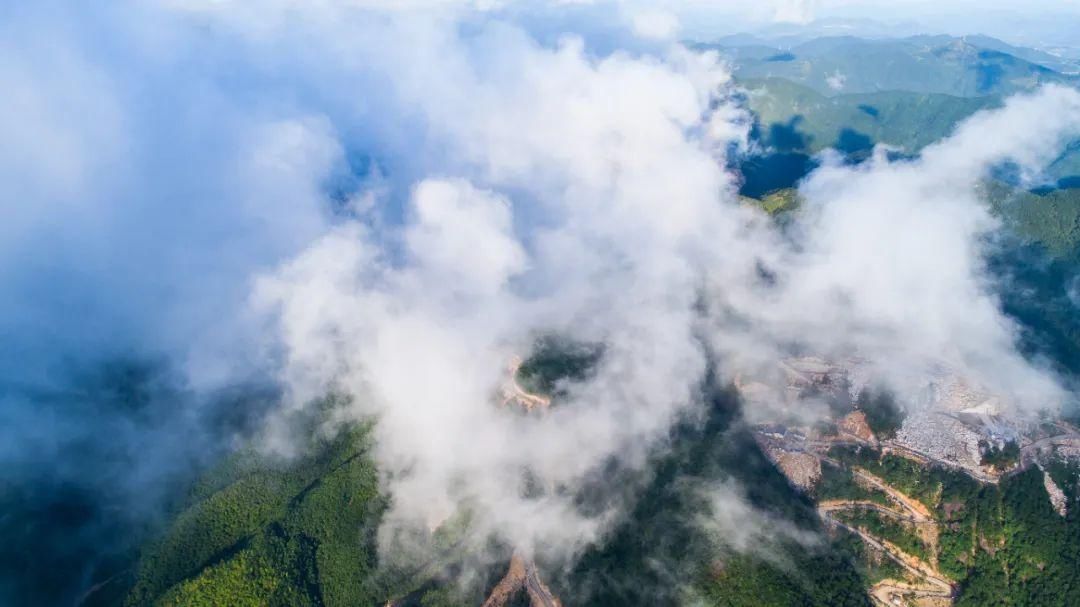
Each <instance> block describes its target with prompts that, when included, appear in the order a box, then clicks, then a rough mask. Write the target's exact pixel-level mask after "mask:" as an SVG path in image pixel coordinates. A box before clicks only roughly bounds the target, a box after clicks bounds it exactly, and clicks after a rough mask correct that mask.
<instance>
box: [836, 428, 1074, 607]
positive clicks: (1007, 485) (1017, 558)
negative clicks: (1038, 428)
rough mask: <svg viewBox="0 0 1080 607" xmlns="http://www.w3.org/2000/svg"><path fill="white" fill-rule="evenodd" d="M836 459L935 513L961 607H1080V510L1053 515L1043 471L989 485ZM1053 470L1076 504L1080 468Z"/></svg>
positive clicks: (858, 458)
mask: <svg viewBox="0 0 1080 607" xmlns="http://www.w3.org/2000/svg"><path fill="white" fill-rule="evenodd" d="M830 454H831V455H832V456H833V457H835V458H837V459H841V460H843V461H845V462H848V463H849V464H850V465H858V466H861V467H863V468H865V469H867V470H869V471H870V472H872V473H874V474H876V475H878V476H880V477H881V478H883V479H884V480H885V481H886V482H888V483H889V484H890V485H892V486H894V487H896V488H897V489H899V490H901V491H903V492H904V493H907V494H908V495H911V496H913V497H915V498H917V499H919V500H920V501H922V502H923V503H924V504H926V505H927V506H928V507H930V509H931V512H933V513H934V517H935V519H936V520H937V521H938V522H939V523H940V535H939V540H938V542H939V545H938V565H939V568H940V569H941V571H942V572H943V573H945V574H946V575H948V576H949V577H951V578H952V579H954V580H956V581H957V582H958V583H959V596H958V598H957V605H970V606H976V605H1060V606H1066V605H1077V604H1080V585H1077V584H1076V583H1075V576H1076V573H1077V572H1080V515H1078V513H1077V512H1076V510H1077V509H1076V508H1071V509H1070V510H1069V512H1068V514H1067V516H1066V517H1064V518H1063V517H1061V516H1059V515H1058V514H1057V513H1056V512H1055V511H1054V510H1053V507H1052V506H1051V504H1050V500H1049V498H1048V496H1047V493H1046V490H1045V488H1044V487H1043V480H1042V472H1041V471H1039V470H1038V469H1037V468H1030V469H1028V470H1026V471H1024V472H1022V473H1019V474H1015V475H1011V476H1007V477H1005V478H1004V479H1003V480H1002V481H1001V483H1000V485H983V484H980V483H979V482H977V481H975V480H973V479H971V478H970V477H968V476H966V475H964V474H962V473H959V472H955V471H952V470H946V469H944V468H940V467H936V466H930V467H926V466H923V465H921V464H918V463H916V462H911V461H908V460H904V459H903V458H899V457H896V456H891V455H882V454H881V453H880V452H877V451H874V450H872V449H866V448H863V449H850V448H835V449H834V450H832V451H831V452H830ZM1049 471H1050V474H1051V475H1052V476H1053V478H1054V480H1055V482H1057V483H1058V485H1059V486H1060V487H1061V488H1062V490H1063V491H1064V492H1065V494H1066V497H1067V498H1068V502H1069V503H1070V504H1075V503H1076V500H1077V495H1078V493H1077V489H1078V487H1077V478H1078V475H1077V473H1076V469H1075V464H1071V465H1070V464H1065V463H1062V462H1059V463H1056V464H1054V465H1052V466H1050V467H1049ZM867 524H868V525H869V524H871V523H869V522H867ZM874 524H876V523H874ZM888 533H889V531H888V530H885V529H884V528H883V529H882V533H881V534H882V535H884V536H885V537H887V538H888V537H889V536H888V535H887V534H888ZM889 539H890V540H891V538H889ZM898 545H899V543H898ZM902 547H903V546H902ZM904 549H905V550H907V548H904Z"/></svg>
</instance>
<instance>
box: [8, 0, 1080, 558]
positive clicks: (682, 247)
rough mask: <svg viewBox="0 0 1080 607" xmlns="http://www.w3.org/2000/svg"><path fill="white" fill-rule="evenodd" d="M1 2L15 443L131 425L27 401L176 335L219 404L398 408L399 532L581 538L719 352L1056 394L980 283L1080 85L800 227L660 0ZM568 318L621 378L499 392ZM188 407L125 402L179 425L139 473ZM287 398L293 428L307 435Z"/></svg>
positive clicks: (884, 172)
mask: <svg viewBox="0 0 1080 607" xmlns="http://www.w3.org/2000/svg"><path fill="white" fill-rule="evenodd" d="M5 10H6V11H7V12H8V13H9V16H10V17H11V18H10V19H7V20H3V21H2V23H3V25H0V28H2V29H0V32H2V35H0V50H4V51H7V52H3V53H0V85H3V88H4V90H7V91H15V94H12V95H6V96H4V97H2V98H0V126H2V127H3V130H4V132H5V133H9V137H8V139H7V140H6V142H5V143H6V146H5V147H4V149H2V150H0V180H2V183H3V184H4V185H3V187H4V194H3V196H4V200H5V204H8V205H10V208H9V212H8V213H7V216H8V221H7V222H5V224H4V225H3V227H0V285H2V288H3V289H4V292H5V293H8V294H10V295H12V296H11V297H9V298H8V299H7V300H5V301H4V302H3V303H2V304H0V333H2V334H3V335H4V336H5V341H6V342H8V343H10V344H12V347H11V348H9V349H8V350H7V354H6V355H5V356H6V357H5V359H4V364H3V367H2V369H0V378H3V380H4V391H3V393H2V394H0V396H2V397H3V398H4V409H3V411H0V415H2V416H3V418H2V420H0V421H4V422H6V423H4V424H3V427H4V428H5V430H4V431H3V432H4V435H3V437H2V439H3V440H2V441H0V443H2V444H4V445H5V447H2V448H0V456H2V457H3V458H4V463H5V464H11V466H27V465H29V464H28V462H36V465H39V466H41V467H42V468H48V466H49V464H50V463H51V462H53V461H55V458H56V457H58V456H59V455H62V454H63V453H64V451H63V449H58V448H57V445H60V446H63V445H67V444H70V443H72V442H73V441H76V442H77V440H76V439H78V440H84V439H86V437H87V436H90V437H96V436H97V432H96V429H97V428H100V427H107V426H108V424H103V426H97V425H94V424H91V423H90V422H91V421H93V422H94V423H95V424H96V423H98V422H100V421H101V420H100V419H91V418H92V417H101V416H100V415H97V416H89V415H86V413H85V411H84V410H80V409H78V408H77V407H73V406H71V404H70V403H71V402H73V401H72V400H71V399H64V398H60V399H57V400H56V402H57V403H60V404H56V405H43V404H42V402H41V401H40V400H35V399H34V398H33V396H32V394H33V393H34V392H35V390H40V389H43V388H48V389H55V388H57V386H64V385H65V382H66V381H67V380H66V379H64V377H63V374H62V373H58V371H57V370H58V369H60V370H63V369H65V368H69V367H72V366H74V367H80V366H88V365H94V364H96V363H98V362H100V361H102V360H111V359H116V358H122V357H136V358H145V357H153V358H155V359H158V360H165V361H167V363H168V364H169V366H170V367H171V368H173V369H176V374H177V377H178V379H177V383H179V384H181V385H182V386H183V387H184V388H185V390H186V392H185V394H190V395H191V396H189V397H188V399H187V401H190V402H191V403H192V404H191V407H194V408H198V407H204V406H208V405H205V404H203V403H206V402H208V397H207V395H210V394H214V393H215V392H214V391H215V390H217V389H220V388H222V387H225V386H229V385H233V384H236V383H238V382H241V381H248V380H251V379H252V378H255V379H257V380H262V381H265V382H267V383H270V384H272V385H276V386H280V387H281V388H282V390H283V393H284V397H283V399H282V403H281V404H280V409H281V411H282V412H288V411H290V410H295V409H297V408H303V407H306V406H309V405H310V403H311V401H312V400H313V399H317V398H319V397H321V396H323V395H325V394H326V393H327V392H328V391H343V392H346V393H348V394H349V395H350V396H352V397H353V398H352V404H351V405H350V409H349V410H348V411H346V412H345V413H344V415H346V416H347V417H349V418H350V419H366V418H369V417H375V418H377V420H378V423H377V425H376V427H375V428H376V430H375V433H376V440H377V446H376V454H377V458H378V460H379V464H380V468H381V470H382V472H383V474H384V477H385V479H386V488H387V490H388V491H389V492H391V494H392V495H393V496H394V502H393V503H394V510H393V512H392V513H391V516H390V517H389V521H390V523H388V524H389V525H390V526H391V527H392V529H391V531H392V530H393V529H398V528H404V527H407V526H413V525H419V526H424V525H434V524H437V523H438V522H439V521H441V520H442V519H443V518H444V517H446V516H448V515H449V514H451V513H452V512H453V511H454V510H455V509H457V508H460V507H468V508H470V509H471V510H472V511H474V512H475V513H477V514H478V516H477V517H476V519H475V520H476V521H477V527H478V528H477V531H478V532H479V535H480V536H483V535H486V534H487V533H489V532H490V533H495V534H497V535H498V536H500V537H501V538H503V539H504V540H507V541H509V542H511V543H512V544H514V545H515V546H517V547H518V548H519V549H522V550H526V551H529V550H534V551H544V550H547V549H558V550H560V551H567V550H571V551H572V550H573V549H574V548H578V547H580V546H581V545H582V544H583V543H584V542H588V541H590V540H592V539H594V538H595V537H596V536H597V534H598V533H600V532H601V531H602V530H603V525H604V523H605V521H607V520H609V519H610V517H611V516H613V515H614V514H616V513H617V509H616V508H615V507H613V509H609V510H606V511H603V512H600V513H596V512H591V513H589V514H585V513H583V512H581V511H579V509H578V508H577V507H576V505H575V501H574V495H575V490H576V489H578V488H579V487H580V485H581V484H582V482H583V480H584V479H585V478H587V477H588V476H589V475H590V474H595V472H596V470H597V469H598V468H599V467H600V466H602V465H604V464H605V463H607V462H609V461H611V460H613V459H614V460H618V461H619V462H620V463H622V464H623V465H625V466H631V467H633V466H638V465H641V464H642V463H643V461H644V458H645V456H646V454H647V453H648V451H649V449H650V448H652V447H654V446H656V444H657V442H658V441H661V440H662V439H663V437H665V436H666V435H667V432H668V430H669V429H670V426H671V424H672V423H673V421H674V420H676V419H677V418H679V416H681V415H683V414H685V413H688V412H690V413H692V412H693V408H694V407H696V406H697V403H698V402H699V401H700V395H699V394H698V391H699V389H700V386H701V384H702V382H703V380H704V378H705V377H706V374H707V373H708V372H709V371H710V367H712V370H715V371H718V372H719V373H720V376H721V377H724V378H729V379H730V378H733V377H735V375H736V374H738V373H741V372H743V371H748V370H749V371H759V370H761V369H766V368H768V367H769V366H770V365H775V363H776V361H777V360H779V359H781V358H783V357H785V356H788V355H789V354H790V353H791V352H793V351H796V350H801V351H809V352H812V353H816V354H820V355H823V356H828V357H832V358H844V357H851V356H854V357H858V358H859V359H860V360H862V361H864V363H865V364H866V365H867V366H868V367H869V368H870V369H871V372H872V373H873V374H874V375H875V376H876V377H877V378H878V379H879V381H882V382H885V383H888V384H889V385H891V386H892V387H894V388H895V389H897V390H898V391H899V392H901V393H911V392H913V391H914V390H916V389H917V388H918V387H919V386H920V385H921V382H925V377H926V375H927V373H928V372H930V370H932V369H938V368H948V369H951V370H953V371H954V372H957V373H960V374H962V375H964V376H966V377H970V378H971V380H972V381H973V382H974V383H977V384H979V385H983V386H986V387H987V388H988V389H990V390H993V391H995V392H998V393H1000V394H1001V395H1002V396H1003V398H1004V399H1005V400H1006V401H1007V402H1009V403H1012V404H1013V405H1015V406H1017V407H1022V408H1030V409H1036V408H1041V407H1046V406H1052V405H1054V404H1055V403H1056V402H1057V401H1059V400H1060V399H1061V398H1062V391H1061V389H1060V388H1059V386H1058V382H1057V381H1056V379H1055V378H1054V377H1052V376H1051V375H1049V374H1048V373H1046V372H1045V371H1043V370H1041V369H1039V368H1037V367H1036V366H1033V365H1032V364H1030V363H1029V362H1027V361H1026V360H1024V359H1023V358H1022V357H1021V356H1020V355H1019V354H1018V353H1017V352H1016V350H1015V347H1014V340H1015V335H1014V333H1015V331H1016V329H1015V327H1014V325H1013V323H1012V322H1011V321H1009V320H1008V319H1007V318H1006V317H1005V316H1004V315H1003V314H1002V313H1001V312H1000V310H999V306H998V305H997V302H996V299H995V298H994V296H993V295H992V291H991V289H990V286H989V285H988V284H987V281H986V277H985V274H984V271H983V268H982V261H981V260H982V254H983V247H984V239H983V237H984V235H985V234H986V233H987V232H988V231H990V230H993V229H994V227H995V225H994V222H993V221H992V220H991V219H990V217H989V216H988V215H987V213H986V211H985V209H984V207H983V206H982V204H981V203H980V202H979V200H978V198H977V195H976V186H977V183H978V180H979V179H980V178H981V177H983V176H984V175H986V174H987V173H988V171H989V170H990V169H991V168H993V167H994V166H995V165H998V164H1000V163H1002V162H1005V161H1010V162H1013V163H1016V164H1018V165H1020V166H1021V167H1025V168H1026V169H1028V170H1029V171H1036V170H1037V169H1038V166H1039V165H1040V164H1042V163H1044V162H1046V161H1047V160H1050V159H1052V158H1053V156H1054V154H1055V153H1056V150H1057V149H1059V148H1060V146H1061V145H1062V144H1063V143H1064V142H1065V141H1067V140H1068V139H1071V138H1074V137H1076V136H1077V135H1080V94H1078V93H1077V92H1076V91H1073V90H1070V89H1061V88H1049V89H1045V90H1043V91H1040V92H1038V93H1036V94H1034V95H1031V96H1027V97H1021V98H1017V99H1014V100H1012V101H1010V102H1009V103H1008V104H1007V105H1006V107H1005V108H1003V109H1001V110H998V111H995V112H991V113H986V114H980V115H978V116H976V117H974V118H972V119H971V120H970V121H968V122H967V123H966V124H965V125H963V126H962V127H960V129H959V130H958V131H957V133H956V134H955V135H954V136H953V137H951V138H949V139H947V140H945V141H943V142H941V143H939V144H937V145H935V146H931V147H930V148H928V149H927V150H926V151H925V152H924V153H923V154H922V156H921V157H920V158H919V159H916V160H912V161H897V162H890V161H889V160H887V159H886V158H885V157H884V154H883V153H882V154H881V155H880V156H879V157H875V159H873V160H872V161H870V162H867V163H865V164H862V165H859V166H848V165H845V164H843V163H841V162H840V161H839V160H835V161H827V162H825V164H824V166H823V168H821V169H819V170H818V171H817V172H815V173H814V174H813V175H811V176H810V177H809V178H808V179H807V181H806V182H805V184H804V186H803V188H802V191H803V194H804V196H805V197H806V200H807V204H806V208H805V209H804V210H803V212H802V213H800V214H799V216H798V217H797V218H796V219H795V220H793V221H794V223H793V224H792V225H791V226H789V228H790V229H789V230H788V232H786V233H781V232H779V231H778V230H777V228H776V227H775V226H774V224H773V223H772V222H770V221H769V220H768V219H767V218H766V217H764V216H763V215H762V214H761V213H760V212H758V211H756V210H753V209H750V208H747V207H745V206H743V205H741V204H740V203H739V202H738V199H737V196H736V194H735V191H736V177H735V176H734V175H732V174H731V173H729V172H728V171H727V170H726V169H725V167H726V166H728V164H729V163H728V160H729V159H730V157H731V155H732V154H739V153H742V150H744V149H745V147H746V146H745V138H746V136H747V130H748V129H747V126H748V120H747V116H746V115H745V113H744V111H743V110H742V109H741V108H740V107H739V105H738V103H737V96H736V95H733V93H734V91H733V90H732V88H731V84H730V82H729V74H728V72H727V70H726V69H725V67H724V66H723V65H721V64H720V63H719V62H718V59H717V57H716V56H714V55H709V54H697V53H693V52H690V51H688V50H686V49H684V48H682V47H680V46H678V45H676V44H672V43H670V42H665V40H666V39H667V38H668V37H669V35H670V32H669V31H668V30H670V28H671V27H673V25H672V24H671V23H670V22H666V21H664V18H663V16H658V15H651V16H642V17H641V18H640V19H636V20H635V19H629V20H628V19H627V18H626V16H625V15H622V14H620V15H618V16H617V17H613V20H614V21H615V22H617V23H619V24H621V25H619V26H618V27H615V28H613V29H609V30H604V31H605V42H604V44H603V45H599V46H598V45H594V44H591V43H590V41H589V39H588V38H587V37H586V38H584V39H583V38H579V37H574V36H561V37H551V36H550V35H549V34H550V31H549V29H550V26H551V22H544V23H543V24H542V25H541V26H540V28H541V29H543V30H544V31H543V32H542V33H541V34H537V35H534V34H533V33H532V31H533V30H532V29H531V27H532V22H531V21H529V20H528V19H525V18H523V17H507V15H512V14H516V13H512V12H500V11H494V12H472V11H468V12H455V11H432V12H424V13H419V12H411V11H389V12H379V11H378V10H374V9H371V8H370V7H366V6H359V7H357V6H337V5H329V4H323V3H320V4H315V5H312V6H307V5H304V6H301V5H297V4H293V3H280V2H267V3H258V4H254V5H253V4H250V3H245V4H235V5H234V4H223V5H222V4H216V3H215V4H210V5H206V4H203V3H179V4H176V5H175V6H174V5H170V6H166V7H146V6H120V7H117V8H114V9H110V10H105V11H104V12H103V13H100V14H93V15H90V14H73V13H72V11H71V10H69V9H64V10H60V9H55V10H53V8H52V7H51V6H50V5H48V4H43V5H39V6H37V7H35V8H26V9H15V8H9V9H5ZM585 25H586V26H587V25H588V24H585ZM661 26H663V27H661ZM583 27H585V26H583ZM628 28H629V29H628ZM634 28H636V31H637V32H638V34H641V35H644V36H646V37H648V41H641V40H639V39H637V38H635V37H634V35H633V34H632V32H631V30H632V29H634ZM613 31H614V32H617V33H616V34H613V33H612V32H613ZM619 37H622V38H625V39H626V42H625V44H624V45H614V44H613V43H612V41H613V40H617V39H620V38H619ZM538 39H541V40H543V42H540V41H538ZM45 41H48V42H47V43H46V42H45ZM620 46H621V47H623V48H628V49H635V50H634V51H632V52H631V51H615V52H610V50H609V49H610V48H619V47H620ZM544 333H558V334H562V335H566V336H570V337H572V338H574V339H578V340H581V341H585V342H593V343H602V344H604V355H603V357H602V358H601V360H600V363H599V366H598V368H597V369H596V372H595V374H594V375H593V376H591V377H590V378H589V379H588V380H586V381H583V382H581V383H579V384H575V385H573V386H571V387H570V393H569V395H568V398H567V399H566V401H567V402H566V403H565V404H563V405H562V406H559V407H555V408H553V409H552V410H551V411H550V412H548V413H546V414H544V415H530V416H525V415H520V414H518V413H516V412H514V411H512V410H509V409H507V408H500V407H498V406H497V403H498V401H499V395H498V392H499V389H500V386H501V385H502V384H503V382H504V381H505V380H506V366H507V364H508V362H509V361H510V360H511V358H512V357H513V356H515V355H525V354H527V353H528V351H529V348H530V347H531V345H532V343H533V340H534V339H535V338H536V336H537V335H540V334H544ZM16 380H18V381H17V382H16ZM178 417H179V420H178V421H177V423H176V424H169V425H164V424H156V423H155V424H144V425H139V424H135V425H134V426H133V427H134V428H136V429H143V428H145V429H146V432H152V433H153V434H152V436H171V437H173V439H174V440H173V441H170V442H161V448H162V450H161V451H159V452H158V453H159V457H156V458H155V457H148V458H145V459H139V460H137V461H136V462H132V463H130V466H132V469H134V470H136V473H135V474H134V475H133V476H134V477H135V478H146V477H153V476H155V474H156V473H158V472H159V471H160V470H161V468H160V466H161V465H162V463H161V462H162V460H166V459H168V457H166V455H169V456H171V455H172V454H174V453H176V452H177V451H183V449H182V448H181V447H180V446H179V445H177V444H176V443H183V444H184V445H189V446H193V447H200V448H201V447H202V446H203V445H204V444H205V442H202V441H198V440H194V439H193V437H195V436H205V434H203V433H202V430H201V427H200V425H199V424H198V423H195V422H193V421H191V418H192V417H195V418H197V417H198V416H191V415H187V413H186V410H185V412H183V414H180V415H179V416H178ZM104 419H106V420H110V421H114V422H115V423H117V424H123V423H124V422H125V421H126V420H127V419H128V418H127V413H125V412H123V411H110V412H107V413H106V414H105V415H104ZM169 419H173V418H169ZM287 419H288V415H284V414H282V415H276V416H273V417H272V418H271V419H270V420H269V422H268V424H267V429H266V431H265V432H264V433H263V436H264V438H265V442H266V445H267V446H268V447H270V448H273V449H276V450H279V451H286V452H287V451H290V450H292V449H294V445H292V444H291V443H290V442H289V432H288V428H287V427H285V424H287ZM56 420H60V422H57V421H56ZM70 420H80V421H85V424H84V426H85V427H83V428H81V429H80V428H75V427H74V426H79V425H80V424H76V423H71V422H70ZM133 434H137V432H133ZM177 436H180V437H182V438H183V440H177V439H176V438H175V437H177ZM96 440H101V439H96ZM154 442H155V441H152V440H147V441H143V440H139V441H137V442H133V443H132V444H131V445H130V449H131V451H132V452H135V451H140V452H141V450H144V449H152V448H153V447H152V446H150V445H152V444H153V443H154ZM166 447H168V450H166ZM173 447H176V450H173ZM100 463H101V462H94V461H87V462H82V463H81V464H80V465H79V466H73V467H72V469H71V471H69V472H65V475H68V476H70V477H71V478H78V477H80V476H84V477H85V476H93V475H95V474H96V473H97V472H98V471H99V470H98V469H97V468H95V467H94V466H96V465H97V464H100ZM11 466H9V467H11ZM526 471H528V475H529V477H530V478H532V479H533V480H534V481H535V482H534V483H533V485H535V487H534V489H535V488H539V489H538V490H530V491H525V490H523V486H522V483H523V480H522V479H523V477H524V476H525V473H526ZM113 472H114V473H116V472H117V471H116V470H113ZM726 493H730V492H726ZM739 518H743V517H739ZM745 518H746V520H745V521H744V523H746V524H748V525H749V524H750V523H752V522H753V520H758V518H760V517H758V518H754V517H745ZM721 520H722V517H721ZM743 531H744V532H746V533H749V531H747V530H743ZM740 537H754V534H753V533H749V535H746V534H744V535H741V536H740Z"/></svg>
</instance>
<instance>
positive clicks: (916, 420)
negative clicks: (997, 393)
mask: <svg viewBox="0 0 1080 607" xmlns="http://www.w3.org/2000/svg"><path fill="white" fill-rule="evenodd" d="M979 438H980V435H979V434H978V433H977V432H975V431H974V430H972V429H971V428H970V427H968V426H967V425H965V424H963V423H961V422H960V421H958V420H956V419H954V418H952V417H950V416H948V415H942V414H940V413H934V412H927V411H921V412H918V413H913V414H911V415H908V416H907V418H905V419H904V425H903V426H901V428H900V430H899V431H898V432H897V433H896V442H897V443H899V444H901V445H903V446H905V447H907V448H909V449H912V450H914V451H918V452H920V453H925V454H926V455H927V456H929V457H930V458H932V459H936V460H943V461H945V462H950V463H953V464H956V465H958V466H961V467H963V468H966V469H968V470H972V471H976V472H979V473H980V474H981V472H982V470H981V466H980V463H981V460H982V452H981V451H980V450H979Z"/></svg>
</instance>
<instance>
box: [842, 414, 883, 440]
mask: <svg viewBox="0 0 1080 607" xmlns="http://www.w3.org/2000/svg"><path fill="white" fill-rule="evenodd" d="M836 427H837V428H839V429H840V431H841V432H844V433H846V434H850V435H852V436H854V437H856V438H858V439H859V440H864V441H866V442H868V443H876V442H877V437H875V436H874V432H873V431H872V430H871V429H870V424H868V423H866V414H865V413H863V412H862V411H854V412H852V413H848V414H847V415H845V416H844V417H842V418H840V421H838V422H836Z"/></svg>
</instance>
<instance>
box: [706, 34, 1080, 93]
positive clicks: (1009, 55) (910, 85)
mask: <svg viewBox="0 0 1080 607" xmlns="http://www.w3.org/2000/svg"><path fill="white" fill-rule="evenodd" d="M724 42H727V43H728V45H725V44H724V43H723V42H721V43H718V44H709V45H703V46H709V47H712V48H717V49H719V50H721V51H722V52H723V53H724V54H725V55H726V56H728V57H729V58H730V59H731V60H732V61H733V63H734V65H735V73H736V75H737V76H738V77H741V78H784V79H786V80H790V81H792V82H797V83H799V84H804V85H806V86H809V87H811V88H813V89H814V90H816V91H817V92H819V93H821V94H823V95H835V94H840V93H870V92H877V91H892V90H902V91H910V92H915V93H941V94H946V95H954V96H958V97H981V96H989V95H1008V94H1011V93H1015V92H1017V91H1023V90H1029V89H1031V88H1033V87H1035V86H1037V85H1039V84H1044V83H1048V82H1060V83H1076V82H1077V77H1076V76H1075V75H1074V74H1069V73H1063V72H1061V71H1057V70H1064V71H1069V70H1068V69H1067V68H1068V67H1069V66H1073V69H1074V70H1075V65H1074V64H1072V62H1070V61H1068V60H1065V59H1062V58H1058V57H1054V56H1053V55H1050V54H1048V53H1044V52H1041V51H1036V50H1033V49H1020V48H1017V47H1012V46H1010V45H1008V44H1006V43H1004V42H1001V41H999V40H996V39H993V38H989V37H984V36H972V37H965V38H953V37H949V36H915V37H911V38H903V39H874V40H869V39H862V38H855V37H850V36H836V37H826V38H818V39H815V40H810V41H808V42H802V43H799V44H795V45H793V46H790V47H785V46H783V45H777V44H770V43H767V42H765V41H759V40H757V39H754V38H752V37H745V38H728V39H725V41H724Z"/></svg>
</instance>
